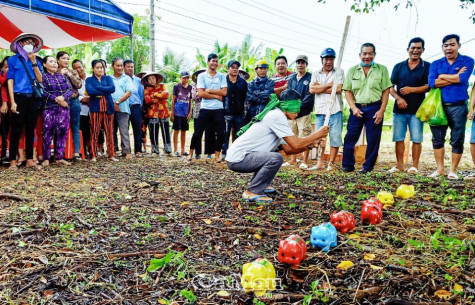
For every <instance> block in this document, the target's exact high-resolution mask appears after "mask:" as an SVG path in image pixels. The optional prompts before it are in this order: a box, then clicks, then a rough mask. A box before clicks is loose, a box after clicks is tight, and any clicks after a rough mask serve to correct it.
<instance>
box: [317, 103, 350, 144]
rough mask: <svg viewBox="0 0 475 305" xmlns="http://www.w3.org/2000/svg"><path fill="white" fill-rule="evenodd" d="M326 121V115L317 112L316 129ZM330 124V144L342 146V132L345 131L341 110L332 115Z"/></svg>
mask: <svg viewBox="0 0 475 305" xmlns="http://www.w3.org/2000/svg"><path fill="white" fill-rule="evenodd" d="M324 123H325V115H324V114H317V115H316V116H315V131H317V130H318V129H320V128H321V127H322V126H323V124H324ZM328 125H329V126H330V132H329V137H330V146H331V147H341V146H342V145H343V141H342V140H341V132H342V131H343V113H342V112H341V111H340V112H337V113H334V114H332V115H330V121H329V122H328Z"/></svg>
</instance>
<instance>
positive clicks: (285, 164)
mask: <svg viewBox="0 0 475 305" xmlns="http://www.w3.org/2000/svg"><path fill="white" fill-rule="evenodd" d="M291 165H295V164H292V163H290V162H285V163H284V164H282V165H281V167H286V166H291Z"/></svg>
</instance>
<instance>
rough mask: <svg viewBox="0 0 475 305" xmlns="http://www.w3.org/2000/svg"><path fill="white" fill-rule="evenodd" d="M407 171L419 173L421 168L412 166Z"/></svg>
mask: <svg viewBox="0 0 475 305" xmlns="http://www.w3.org/2000/svg"><path fill="white" fill-rule="evenodd" d="M407 173H409V174H418V173H419V170H418V169H417V167H414V166H413V167H411V168H410V169H408V170H407Z"/></svg>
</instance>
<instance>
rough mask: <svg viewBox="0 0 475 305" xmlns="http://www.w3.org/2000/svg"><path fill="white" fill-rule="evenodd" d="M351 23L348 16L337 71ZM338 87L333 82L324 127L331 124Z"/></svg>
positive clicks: (338, 55)
mask: <svg viewBox="0 0 475 305" xmlns="http://www.w3.org/2000/svg"><path fill="white" fill-rule="evenodd" d="M350 21H351V16H346V24H345V31H344V32H343V37H342V39H341V45H340V52H338V54H337V61H336V70H337V71H338V70H339V69H340V66H341V60H342V59H343V53H344V52H345V44H346V38H347V37H348V31H349V28H350ZM337 87H338V84H337V83H336V82H333V87H332V93H331V96H330V105H329V106H328V109H327V113H326V115H325V122H324V123H323V126H328V124H329V122H330V114H331V109H333V104H334V103H335V100H336V89H337Z"/></svg>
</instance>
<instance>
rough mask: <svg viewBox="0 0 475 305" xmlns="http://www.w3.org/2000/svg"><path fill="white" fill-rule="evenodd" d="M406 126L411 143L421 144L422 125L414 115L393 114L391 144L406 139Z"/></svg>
mask: <svg viewBox="0 0 475 305" xmlns="http://www.w3.org/2000/svg"><path fill="white" fill-rule="evenodd" d="M407 126H409V131H410V132H411V141H412V142H413V143H422V139H423V134H424V124H423V123H422V122H421V121H420V120H419V119H418V118H417V117H416V115H415V114H404V113H393V142H401V141H404V139H405V138H406V131H407Z"/></svg>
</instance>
